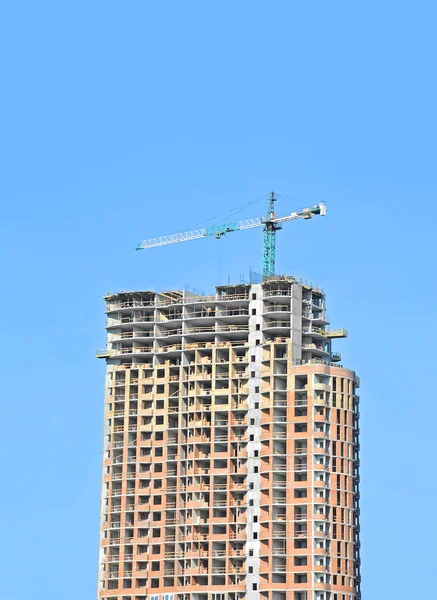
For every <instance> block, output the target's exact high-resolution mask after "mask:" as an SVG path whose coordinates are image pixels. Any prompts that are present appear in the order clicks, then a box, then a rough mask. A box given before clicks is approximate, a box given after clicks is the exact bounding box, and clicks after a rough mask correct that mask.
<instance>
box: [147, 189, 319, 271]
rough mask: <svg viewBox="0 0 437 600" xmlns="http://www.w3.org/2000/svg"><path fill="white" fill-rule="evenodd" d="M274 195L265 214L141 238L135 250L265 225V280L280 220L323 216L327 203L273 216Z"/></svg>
mask: <svg viewBox="0 0 437 600" xmlns="http://www.w3.org/2000/svg"><path fill="white" fill-rule="evenodd" d="M276 200H277V198H276V196H275V193H274V192H271V193H270V194H269V208H268V212H267V215H266V216H265V217H255V218H253V219H246V220H244V221H235V222H234V223H226V224H224V225H213V226H211V227H205V228H202V229H195V230H194V231H185V232H184V233H174V234H172V235H163V236H161V237H157V238H152V239H149V240H143V241H142V242H141V243H140V244H139V245H138V246H137V248H136V249H137V250H146V249H147V248H155V247H156V246H166V245H167V244H176V243H177V242H187V241H188V240H197V239H200V238H205V237H215V238H217V239H220V238H221V237H222V236H224V235H225V234H226V233H230V232H231V231H242V230H243V229H252V228H253V227H264V242H263V278H264V279H267V278H269V277H272V276H274V275H275V258H276V232H277V231H278V230H279V229H282V223H285V222H286V221H294V220H295V219H311V217H312V216H313V215H321V216H323V217H324V216H325V215H326V205H325V204H323V202H320V203H319V204H316V205H315V206H313V207H311V208H303V209H302V210H300V211H299V212H292V213H291V214H289V215H285V216H284V217H276V215H275V202H276Z"/></svg>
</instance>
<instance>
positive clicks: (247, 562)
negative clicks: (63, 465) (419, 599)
mask: <svg viewBox="0 0 437 600" xmlns="http://www.w3.org/2000/svg"><path fill="white" fill-rule="evenodd" d="M105 300H106V310H107V315H108V322H107V331H108V343H107V348H106V349H105V350H101V351H99V353H98V356H99V357H101V358H105V359H106V383H105V417H104V419H105V425H104V450H103V478H102V504H101V535H100V552H99V574H98V579H99V583H98V598H100V599H103V598H104V599H105V600H356V599H359V598H360V559H359V552H360V550H359V548H360V543H359V489H358V488H359V471H358V469H359V462H358V451H359V443H358V436H359V428H358V419H359V406H358V403H359V399H358V396H357V394H356V389H357V387H358V385H359V380H358V378H357V376H356V375H355V373H354V372H353V371H351V370H349V369H347V368H344V367H343V366H342V365H341V364H340V362H339V361H340V360H341V358H340V355H339V354H338V353H337V352H335V351H333V349H332V347H331V344H332V339H333V338H337V337H345V336H346V332H345V330H343V329H339V330H332V329H329V327H328V325H329V324H328V321H327V316H326V306H325V296H324V293H323V292H322V291H321V290H320V289H318V288H316V287H314V286H311V285H306V284H304V283H301V282H299V281H297V280H295V279H294V278H293V277H271V278H268V279H266V280H265V281H264V282H263V283H259V284H244V285H243V284H240V285H226V286H218V287H217V288H216V293H215V294H214V295H212V296H200V295H196V294H194V293H192V292H188V291H169V292H166V293H158V292H154V291H138V292H121V293H118V294H114V295H108V296H107V297H106V298H105Z"/></svg>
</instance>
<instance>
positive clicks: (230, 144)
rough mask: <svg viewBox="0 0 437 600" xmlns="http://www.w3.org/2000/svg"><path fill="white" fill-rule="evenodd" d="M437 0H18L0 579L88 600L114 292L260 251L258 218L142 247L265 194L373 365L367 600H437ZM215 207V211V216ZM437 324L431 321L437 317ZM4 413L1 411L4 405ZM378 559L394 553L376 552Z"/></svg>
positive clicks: (5, 234) (347, 358)
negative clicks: (306, 210) (319, 214)
mask: <svg viewBox="0 0 437 600" xmlns="http://www.w3.org/2000/svg"><path fill="white" fill-rule="evenodd" d="M436 12H437V11H436V8H435V4H434V3H431V2H423V1H420V0H418V1H416V2H414V3H413V2H402V1H401V2H399V1H398V2H394V1H386V2H375V1H368V2H359V3H358V2H345V1H337V2H329V3H328V2H305V3H304V2H290V1H279V0H278V1H275V2H269V3H267V2H260V1H257V0H251V1H250V2H249V1H247V0H240V1H238V2H229V1H226V0H224V1H222V2H200V1H197V2H196V1H187V2H176V1H168V2H165V3H164V2H146V1H145V0H141V1H140V0H129V2H120V1H119V2H115V1H113V0H106V1H104V2H103V1H101V0H94V1H93V2H84V1H83V0H77V1H76V2H59V0H58V1H56V2H55V1H51V2H50V1H47V0H40V1H39V2H29V1H27V2H26V1H19V0H18V1H15V2H12V1H10V0H3V1H2V2H0V55H1V57H2V58H1V71H0V73H1V83H2V94H1V97H0V105H1V107H0V108H1V111H0V115H1V116H0V161H1V167H2V168H1V171H2V175H1V178H0V198H1V202H2V212H1V223H0V228H1V235H0V251H1V256H2V259H3V260H2V277H1V283H0V285H1V303H2V314H3V316H4V319H3V328H2V330H3V344H2V348H1V350H0V352H1V364H2V367H3V394H2V397H3V411H4V413H3V419H2V423H3V431H2V443H3V464H2V471H3V490H4V491H3V494H2V496H1V500H0V502H1V504H2V514H3V522H2V535H1V542H0V562H1V564H2V567H3V578H2V580H3V581H2V586H1V592H0V595H1V597H2V598H5V600H24V599H27V598H30V597H32V599H33V600H40V599H43V600H60V599H62V600H73V599H74V600H77V599H78V598H80V599H82V598H84V599H86V598H93V597H94V595H95V586H96V570H97V544H98V525H99V485H100V458H101V454H100V453H101V433H102V416H103V374H104V365H103V364H102V363H99V362H98V361H97V360H96V359H94V351H95V349H96V348H98V347H101V346H102V345H104V322H105V318H104V314H103V310H104V304H103V301H102V296H103V295H104V294H105V293H106V292H107V291H111V292H115V291H119V290H121V289H125V290H126V289H141V288H143V289H144V288H146V289H150V288H156V289H159V290H163V289H169V288H180V287H184V286H185V285H189V286H190V287H191V288H197V289H200V290H202V289H203V290H205V291H210V290H212V289H213V286H214V285H215V284H216V283H217V278H218V264H219V261H218V252H219V249H218V248H219V245H220V246H221V253H222V281H223V280H224V281H227V280H228V276H229V278H230V280H231V281H233V282H238V281H240V275H241V274H246V275H247V272H248V270H249V266H252V268H253V269H255V270H258V271H259V270H260V265H261V241H262V232H261V230H253V231H249V232H242V233H235V234H230V235H229V236H227V237H226V238H225V239H223V241H222V242H221V243H220V244H219V243H218V242H216V241H215V240H212V239H211V240H201V241H196V242H191V243H186V244H180V245H177V246H169V247H164V248H159V249H156V250H150V251H144V252H135V251H134V248H135V246H136V245H137V243H138V242H139V241H140V240H141V239H143V238H147V237H154V236H158V235H162V234H166V233H173V232H176V231H180V230H182V231H184V230H189V229H191V228H193V227H195V226H196V225H197V224H198V223H200V222H202V221H204V220H206V219H209V218H211V217H215V216H217V215H220V214H222V213H225V212H227V211H231V210H232V209H233V208H235V207H238V206H241V205H245V204H248V203H249V202H252V201H255V200H257V199H260V198H261V200H259V201H258V202H256V203H254V204H253V205H252V206H250V207H248V208H247V209H244V210H242V211H241V212H240V213H238V214H239V218H244V217H250V216H258V215H262V214H264V212H265V210H266V202H265V200H264V196H265V194H267V193H268V192H269V191H270V190H272V189H274V190H275V191H277V192H279V193H281V194H283V195H285V196H287V197H289V200H288V201H285V200H284V201H283V202H280V203H278V211H279V212H286V211H289V210H294V209H295V208H298V207H299V206H308V205H311V204H314V203H317V202H319V201H322V200H323V201H325V202H326V203H327V205H328V216H327V217H326V218H324V219H322V218H316V219H313V220H312V221H311V222H309V223H308V222H302V221H298V222H294V223H289V224H288V225H287V226H285V227H284V230H283V231H281V232H280V233H279V234H278V242H277V257H278V258H277V264H278V270H280V271H283V272H287V273H290V274H297V275H299V276H302V277H304V278H307V279H309V280H312V281H314V282H316V283H318V284H319V285H320V286H322V287H324V289H325V291H326V293H327V298H328V308H329V315H330V318H331V323H332V325H333V326H341V327H346V328H347V329H348V330H349V339H348V340H347V341H339V342H338V344H337V349H338V350H340V351H341V352H342V353H343V357H344V361H343V362H344V364H346V365H347V366H351V367H353V368H355V369H356V371H357V373H358V374H359V375H360V376H361V380H362V388H361V397H362V406H361V416H362V422H361V433H362V444H361V458H362V468H361V486H362V488H361V491H362V501H361V506H362V520H361V525H362V563H363V564H362V576H363V584H362V585H363V592H364V597H365V598H368V599H371V600H391V599H396V600H410V599H411V598H421V597H430V593H431V592H430V589H431V586H432V589H433V587H434V585H433V584H432V580H431V573H432V572H433V571H435V564H434V561H433V559H432V556H433V554H434V546H433V544H432V542H433V541H434V539H435V537H436V534H437V531H436V525H435V518H434V516H433V511H432V508H433V506H434V505H435V497H436V492H437V490H436V469H435V460H434V449H435V448H434V446H435V444H434V440H435V423H434V421H433V416H434V404H435V390H434V389H433V387H432V385H431V384H432V381H433V375H432V373H433V372H435V367H433V364H434V362H435V361H434V351H433V347H432V343H431V334H430V332H431V329H432V326H433V317H434V311H435V306H434V302H435V298H436V293H437V289H436V280H435V258H436V253H435V225H434V223H435V219H436V216H437V215H436V207H435V195H436V194H435V189H436V175H435V165H436V133H437V127H436V111H435V106H436V84H435V53H436V43H435V25H434V24H435V18H436V16H437V15H436ZM216 222H220V219H217V220H216ZM428 317H430V318H431V323H428V321H427V318H428ZM5 416H6V418H5ZM382 565H384V568H382Z"/></svg>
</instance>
